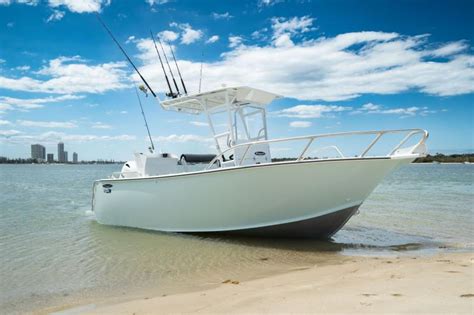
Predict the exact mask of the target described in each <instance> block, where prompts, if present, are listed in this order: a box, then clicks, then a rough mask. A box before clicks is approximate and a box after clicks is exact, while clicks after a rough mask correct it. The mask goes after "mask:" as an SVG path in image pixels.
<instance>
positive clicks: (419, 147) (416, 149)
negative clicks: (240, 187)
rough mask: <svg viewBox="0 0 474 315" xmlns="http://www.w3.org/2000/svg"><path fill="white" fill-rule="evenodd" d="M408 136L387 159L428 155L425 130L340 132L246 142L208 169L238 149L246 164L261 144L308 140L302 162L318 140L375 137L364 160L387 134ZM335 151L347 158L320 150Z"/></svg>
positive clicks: (230, 150) (212, 163)
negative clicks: (412, 142) (254, 149)
mask: <svg viewBox="0 0 474 315" xmlns="http://www.w3.org/2000/svg"><path fill="white" fill-rule="evenodd" d="M397 133H398V134H406V135H405V137H404V138H403V139H402V141H400V143H398V145H396V146H395V147H394V148H393V149H392V150H391V151H390V153H389V154H387V155H386V156H387V157H394V156H406V155H419V156H423V155H425V154H426V146H425V142H426V139H428V135H429V134H428V131H426V130H423V129H394V130H371V131H350V132H340V133H329V134H321V135H310V136H299V137H291V138H279V139H270V140H258V141H251V142H246V143H241V144H237V145H234V146H232V147H230V148H228V149H226V150H224V151H222V152H221V153H220V154H218V155H216V157H215V158H214V159H213V160H212V161H211V162H210V163H209V164H208V166H207V167H206V169H210V168H211V167H213V165H214V164H215V163H216V162H217V161H222V160H224V155H225V154H228V153H230V152H233V151H234V150H235V149H236V148H245V151H244V154H243V156H242V158H241V159H240V161H238V162H235V163H236V166H241V165H242V163H243V162H244V160H245V158H246V156H247V154H248V152H249V151H250V148H251V147H252V146H255V145H260V144H272V143H279V142H292V141H301V140H307V141H308V142H307V143H306V145H305V146H304V148H303V150H302V151H301V153H300V154H299V156H298V158H296V161H298V162H299V161H302V160H304V159H305V157H306V155H307V152H308V150H309V148H310V147H311V146H312V144H313V143H314V142H315V141H316V140H318V139H323V138H337V137H345V136H357V135H359V136H362V135H375V138H374V139H373V140H372V141H371V142H370V143H369V145H368V146H367V147H365V148H364V150H362V152H361V153H360V154H359V155H357V156H356V157H358V158H364V157H366V156H367V154H368V153H369V152H370V151H371V150H372V148H373V147H374V146H375V144H377V143H378V142H379V140H380V139H381V138H382V137H383V136H384V135H387V134H397ZM415 135H421V138H420V140H419V141H418V142H417V143H416V144H415V145H413V146H410V147H406V148H405V147H403V145H404V144H406V143H407V142H408V140H410V139H411V138H412V137H414V136H415ZM328 148H330V149H334V150H335V151H336V152H337V153H338V155H339V156H340V157H339V158H345V157H344V155H343V154H342V151H341V150H340V149H339V148H338V147H337V146H334V145H332V146H328V147H324V148H320V149H319V150H322V149H328Z"/></svg>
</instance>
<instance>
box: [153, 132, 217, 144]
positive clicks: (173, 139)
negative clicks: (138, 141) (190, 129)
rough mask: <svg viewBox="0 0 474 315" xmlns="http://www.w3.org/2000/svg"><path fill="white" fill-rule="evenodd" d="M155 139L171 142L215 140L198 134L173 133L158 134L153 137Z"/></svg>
mask: <svg viewBox="0 0 474 315" xmlns="http://www.w3.org/2000/svg"><path fill="white" fill-rule="evenodd" d="M153 140H155V141H158V142H171V143H185V142H213V140H212V139H211V138H207V137H202V136H198V135H192V134H187V135H176V134H172V135H169V136H158V137H153Z"/></svg>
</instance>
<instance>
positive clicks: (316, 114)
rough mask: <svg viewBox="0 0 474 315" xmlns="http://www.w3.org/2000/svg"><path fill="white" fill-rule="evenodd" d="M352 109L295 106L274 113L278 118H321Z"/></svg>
mask: <svg viewBox="0 0 474 315" xmlns="http://www.w3.org/2000/svg"><path fill="white" fill-rule="evenodd" d="M351 109H352V107H346V106H338V105H296V106H293V107H289V108H285V109H283V110H281V111H278V112H276V114H277V115H278V116H279V117H291V118H321V117H323V116H324V115H326V114H330V113H337V112H343V111H349V110H351Z"/></svg>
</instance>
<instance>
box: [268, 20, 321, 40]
mask: <svg viewBox="0 0 474 315" xmlns="http://www.w3.org/2000/svg"><path fill="white" fill-rule="evenodd" d="M313 21H314V19H313V18H311V17H309V16H308V15H306V16H302V17H297V16H295V17H293V18H291V19H287V18H284V17H274V18H272V29H273V32H274V35H275V37H278V36H280V35H282V34H286V33H290V34H296V33H306V32H309V31H311V29H312V28H311V26H312V25H313Z"/></svg>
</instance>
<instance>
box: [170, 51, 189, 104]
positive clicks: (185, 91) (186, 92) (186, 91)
mask: <svg viewBox="0 0 474 315" xmlns="http://www.w3.org/2000/svg"><path fill="white" fill-rule="evenodd" d="M168 46H169V47H170V50H171V54H172V55H173V59H174V63H175V65H176V69H178V75H179V78H180V79H181V84H182V85H183V89H184V94H186V95H188V90H186V86H185V85H184V81H183V77H182V76H181V71H179V67H178V63H177V62H176V57H175V56H174V51H173V47H171V45H170V42H168Z"/></svg>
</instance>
